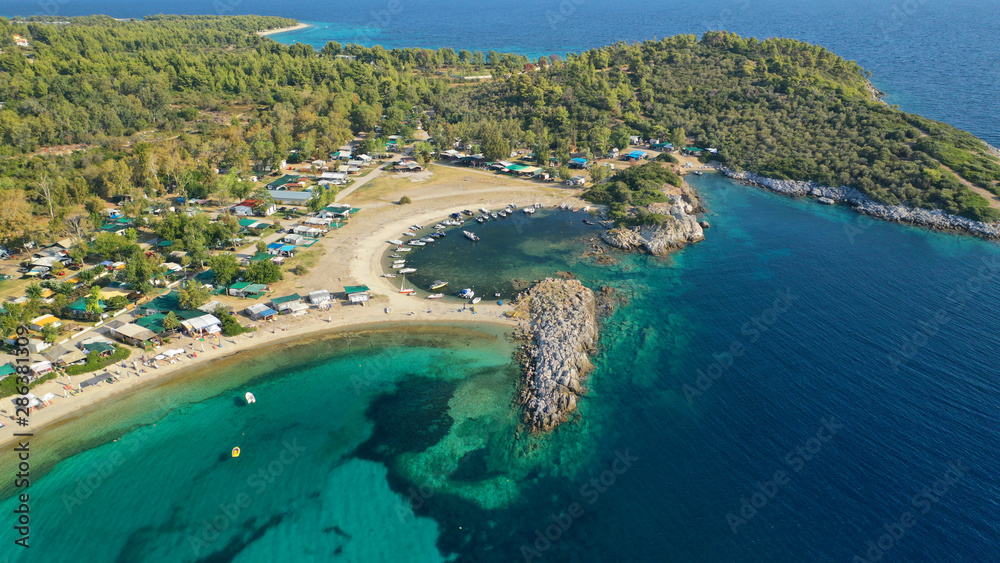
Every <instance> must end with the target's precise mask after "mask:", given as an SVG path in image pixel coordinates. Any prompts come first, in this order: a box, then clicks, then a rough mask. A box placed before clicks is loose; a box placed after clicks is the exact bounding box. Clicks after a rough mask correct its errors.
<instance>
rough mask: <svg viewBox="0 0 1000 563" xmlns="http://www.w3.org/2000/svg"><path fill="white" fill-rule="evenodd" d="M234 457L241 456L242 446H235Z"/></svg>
mask: <svg viewBox="0 0 1000 563" xmlns="http://www.w3.org/2000/svg"><path fill="white" fill-rule="evenodd" d="M233 457H240V447H239V446H236V447H235V448H233Z"/></svg>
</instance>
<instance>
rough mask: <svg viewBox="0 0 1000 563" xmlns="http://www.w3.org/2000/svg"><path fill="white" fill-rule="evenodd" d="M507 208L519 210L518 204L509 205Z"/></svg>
mask: <svg viewBox="0 0 1000 563" xmlns="http://www.w3.org/2000/svg"><path fill="white" fill-rule="evenodd" d="M507 207H509V208H511V209H517V204H516V203H512V204H510V205H508V206H507Z"/></svg>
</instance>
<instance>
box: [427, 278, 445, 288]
mask: <svg viewBox="0 0 1000 563" xmlns="http://www.w3.org/2000/svg"><path fill="white" fill-rule="evenodd" d="M446 285H448V282H446V281H441V280H434V282H433V283H431V285H430V288H431V289H441V288H442V287H444V286H446Z"/></svg>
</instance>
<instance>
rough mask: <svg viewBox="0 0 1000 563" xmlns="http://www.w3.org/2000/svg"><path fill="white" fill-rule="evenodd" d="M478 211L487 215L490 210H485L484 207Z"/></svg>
mask: <svg viewBox="0 0 1000 563" xmlns="http://www.w3.org/2000/svg"><path fill="white" fill-rule="evenodd" d="M479 210H480V211H482V212H483V213H484V214H488V213H489V212H490V210H489V209H486V208H485V207H480V208H479Z"/></svg>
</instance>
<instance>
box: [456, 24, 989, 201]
mask: <svg viewBox="0 0 1000 563" xmlns="http://www.w3.org/2000/svg"><path fill="white" fill-rule="evenodd" d="M447 107H448V108H449V110H450V111H449V112H448V115H450V116H454V117H453V119H455V118H457V116H461V119H463V120H466V121H468V120H470V119H471V120H476V119H484V120H505V119H506V120H513V121H514V122H516V123H518V124H520V125H521V126H522V127H523V128H524V129H525V130H527V131H530V132H533V134H534V135H535V136H536V137H544V138H545V140H546V141H552V142H553V146H555V145H558V144H559V143H563V149H564V150H565V147H566V146H567V145H577V146H580V145H583V146H588V147H590V148H592V149H593V150H594V151H599V150H602V149H604V148H606V146H607V145H608V142H609V141H608V139H609V138H612V139H613V137H614V136H615V131H616V130H619V129H625V130H627V132H628V133H636V134H640V135H642V136H643V137H644V138H659V139H662V140H664V141H670V140H672V139H673V140H675V141H674V142H675V143H676V142H677V139H678V138H680V139H683V138H684V137H688V138H693V144H694V145H696V146H698V147H702V148H704V147H717V148H718V149H719V157H718V158H719V159H720V160H722V161H723V162H724V163H726V164H727V165H729V166H731V167H734V168H737V169H747V170H750V171H752V172H756V173H759V174H762V175H765V176H769V177H773V178H781V179H796V180H815V181H817V182H820V183H821V184H824V185H831V186H838V185H849V186H853V187H856V188H859V189H860V190H862V191H863V192H865V193H866V194H868V195H869V196H871V197H873V198H874V199H876V200H878V201H881V202H885V203H892V204H897V203H910V204H913V205H917V206H922V207H930V208H940V209H945V210H947V211H949V212H951V213H960V214H963V215H966V216H969V217H972V218H976V219H986V220H995V219H997V218H998V217H1000V215H998V214H997V213H996V210H992V209H988V207H987V205H988V202H987V201H986V199H985V198H983V197H981V196H979V195H977V194H975V193H974V192H973V191H971V190H969V189H968V187H967V185H965V184H964V183H963V182H962V180H963V179H964V180H965V181H968V182H970V183H972V184H975V185H978V186H979V187H982V188H984V189H987V190H989V191H991V192H993V193H997V194H1000V163H998V161H997V159H996V158H995V157H993V156H992V155H990V153H989V151H988V148H987V146H986V145H985V144H984V143H983V142H982V141H981V140H979V139H977V138H976V137H974V136H973V135H971V134H968V133H965V132H963V131H959V130H957V129H955V128H953V127H951V126H948V125H946V124H943V123H939V122H935V121H931V120H928V119H925V118H922V117H920V116H917V115H912V114H907V113H904V112H902V111H899V110H898V109H895V108H891V107H889V106H887V105H885V104H884V103H881V102H880V101H878V100H877V99H876V98H875V97H874V89H873V88H871V86H870V84H869V82H868V81H867V79H866V77H865V74H864V72H863V71H862V69H861V68H860V67H859V66H858V65H857V64H856V63H854V62H848V61H845V60H844V59H841V58H840V57H838V56H836V55H834V54H832V53H830V52H829V51H827V50H826V49H824V48H822V47H819V46H815V45H809V44H806V43H802V42H799V41H794V40H790V39H768V40H766V41H758V40H756V39H752V38H751V39H744V38H741V37H739V36H736V35H733V34H730V33H726V32H710V33H707V34H705V36H703V37H702V39H701V40H698V39H697V38H695V37H694V36H691V35H681V36H676V37H671V38H667V39H663V40H661V41H649V42H645V43H641V44H636V45H625V44H618V45H614V46H610V47H605V48H601V49H595V50H591V51H588V52H585V53H582V54H581V55H579V56H574V57H571V58H570V59H568V60H567V61H566V63H565V64H562V65H556V66H553V67H550V68H548V69H547V70H546V71H545V72H534V73H530V72H529V73H522V74H517V75H513V76H510V77H507V78H506V79H504V80H499V81H495V82H493V83H491V84H487V85H484V86H483V87H481V88H478V89H476V90H474V91H470V90H467V91H465V92H464V95H463V96H461V97H460V98H459V99H454V98H453V99H450V100H449V101H448V106H447ZM678 132H680V134H678ZM619 136H620V135H619ZM553 137H555V138H554V139H553ZM543 144H544V143H543ZM543 148H544V147H543ZM945 167H947V168H945ZM952 172H954V173H952ZM956 173H957V175H956ZM959 176H960V177H961V179H960V178H959Z"/></svg>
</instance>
